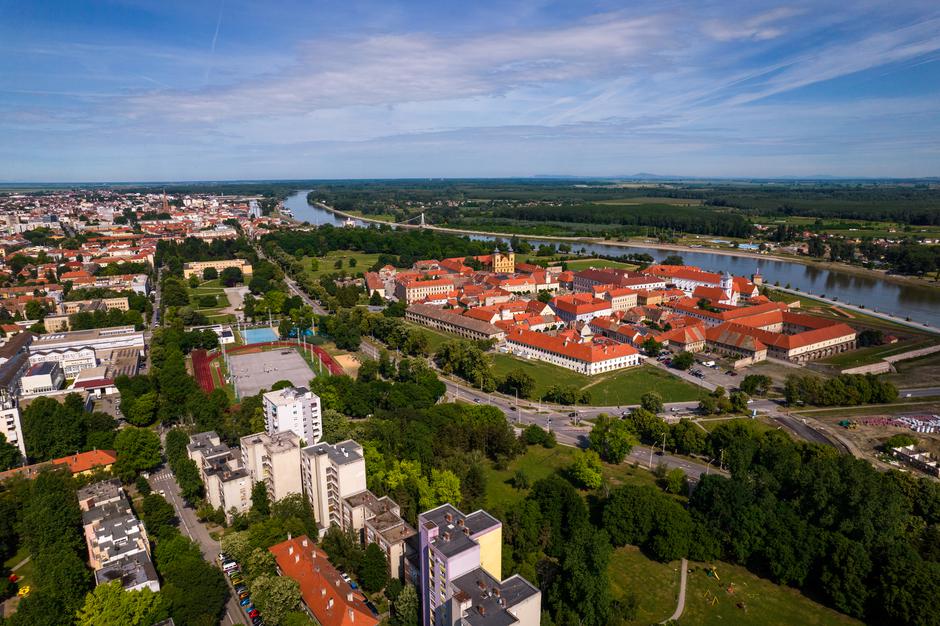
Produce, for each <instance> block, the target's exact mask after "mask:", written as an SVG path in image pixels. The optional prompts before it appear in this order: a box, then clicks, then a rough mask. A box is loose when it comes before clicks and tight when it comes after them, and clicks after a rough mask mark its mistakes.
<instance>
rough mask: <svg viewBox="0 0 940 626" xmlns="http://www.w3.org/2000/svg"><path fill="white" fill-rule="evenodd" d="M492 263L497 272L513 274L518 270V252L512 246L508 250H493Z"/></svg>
mask: <svg viewBox="0 0 940 626" xmlns="http://www.w3.org/2000/svg"><path fill="white" fill-rule="evenodd" d="M492 265H493V272H494V273H496V274H512V273H513V272H515V271H516V253H515V252H513V251H512V248H509V250H508V251H507V252H500V251H499V250H498V249H497V250H493V257H492Z"/></svg>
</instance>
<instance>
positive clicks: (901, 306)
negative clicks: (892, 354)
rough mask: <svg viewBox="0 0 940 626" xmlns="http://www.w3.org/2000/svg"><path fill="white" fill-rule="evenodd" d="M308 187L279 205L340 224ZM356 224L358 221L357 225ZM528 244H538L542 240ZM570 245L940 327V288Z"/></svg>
mask: <svg viewBox="0 0 940 626" xmlns="http://www.w3.org/2000/svg"><path fill="white" fill-rule="evenodd" d="M307 193H308V191H298V192H297V193H295V194H293V195H292V196H290V197H289V198H287V200H285V202H284V205H285V206H286V207H288V208H289V209H291V211H292V212H293V213H294V217H295V218H296V219H298V220H300V221H308V222H310V223H311V224H332V225H334V226H342V225H343V222H344V221H345V218H342V217H339V216H337V215H335V214H334V213H331V212H330V211H327V210H325V209H321V208H319V207H312V206H310V205H309V204H307ZM359 224H360V225H361V223H359ZM473 238H474V239H481V240H491V239H492V237H489V236H483V235H473ZM530 243H531V244H532V245H533V246H536V247H538V246H539V245H540V244H544V243H546V242H545V241H544V240H542V241H535V240H532V241H530ZM571 246H572V248H573V249H575V250H578V251H580V250H581V249H582V248H583V249H584V250H585V251H586V253H587V254H588V255H596V254H599V255H604V256H623V255H626V254H630V253H646V254H649V255H650V256H652V257H653V258H654V259H656V260H657V261H660V260H662V259H664V258H665V257H666V256H668V255H670V254H678V255H680V256H681V257H682V258H683V260H684V261H685V264H686V265H696V266H698V267H701V268H702V269H705V270H708V271H711V272H721V271H724V270H727V271H729V272H731V273H732V274H735V275H739V276H750V275H751V274H753V273H754V272H755V270H758V269H759V270H760V273H761V274H762V275H763V276H764V281H765V282H768V283H771V284H773V283H775V282H779V283H780V285H781V286H784V287H785V286H786V285H787V284H788V283H789V285H790V286H791V287H792V288H793V289H799V290H800V291H802V292H805V293H807V294H813V295H818V296H826V297H828V298H834V299H838V300H839V301H840V302H845V303H848V304H855V305H864V306H865V308H867V309H872V310H875V311H881V312H883V313H889V314H891V315H896V316H898V317H901V318H907V317H909V318H911V319H912V320H914V321H917V322H923V323H927V324H930V325H931V326H934V327H937V326H940V289H935V288H932V287H927V286H920V285H903V284H898V283H893V282H889V281H885V280H881V279H879V278H878V277H876V276H867V275H866V276H860V275H856V274H853V273H849V272H840V271H839V270H830V269H823V268H819V267H814V266H812V265H804V264H802V263H793V262H790V261H775V260H771V259H766V258H761V257H759V256H758V255H756V254H754V255H743V256H728V255H723V254H713V253H710V252H706V251H693V250H683V251H681V252H673V251H670V250H659V249H657V248H645V247H643V246H629V247H624V246H611V245H605V244H580V243H572V244H571Z"/></svg>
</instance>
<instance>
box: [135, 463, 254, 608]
mask: <svg viewBox="0 0 940 626" xmlns="http://www.w3.org/2000/svg"><path fill="white" fill-rule="evenodd" d="M149 482H150V488H151V489H153V491H154V493H159V492H161V491H162V492H163V496H164V497H165V498H166V500H167V502H169V503H170V504H172V505H173V508H174V509H176V517H177V518H178V519H179V522H180V525H179V528H180V532H182V533H183V534H184V535H186V536H187V537H189V538H190V539H192V540H193V541H195V542H196V543H197V544H199V549H200V550H201V551H202V556H203V558H205V559H206V561H208V562H209V563H211V564H212V565H214V566H218V561H217V558H218V555H219V549H220V548H219V542H218V541H216V540H215V539H213V538H212V537H210V536H209V531H208V530H207V529H206V527H205V526H204V525H203V524H202V523H201V522H200V521H199V520H197V519H196V511H195V510H193V509H192V508H191V507H188V506H186V503H185V502H184V501H183V497H182V496H181V495H180V490H179V486H178V485H177V484H176V478H175V477H174V476H173V472H172V471H171V470H170V468H169V467H168V466H165V465H164V466H163V467H162V468H161V469H160V470H159V471H157V472H156V473H154V474H151V475H150V479H149ZM243 617H244V616H243V613H242V610H241V607H240V606H238V599H237V598H236V597H235V596H234V595H233V594H229V598H228V600H227V601H226V603H225V614H224V615H223V617H222V621H221V624H223V626H234V625H235V624H244V623H245V621H246V620H245V619H243Z"/></svg>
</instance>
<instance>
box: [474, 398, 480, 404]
mask: <svg viewBox="0 0 940 626" xmlns="http://www.w3.org/2000/svg"><path fill="white" fill-rule="evenodd" d="M473 401H474V402H476V403H477V404H480V402H481V400H480V399H479V398H474V399H473Z"/></svg>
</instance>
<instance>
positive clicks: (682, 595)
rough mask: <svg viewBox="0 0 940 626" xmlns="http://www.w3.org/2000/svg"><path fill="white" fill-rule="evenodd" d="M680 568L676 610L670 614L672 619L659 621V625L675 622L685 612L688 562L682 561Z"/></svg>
mask: <svg viewBox="0 0 940 626" xmlns="http://www.w3.org/2000/svg"><path fill="white" fill-rule="evenodd" d="M680 567H681V568H682V572H681V573H680V574H679V602H678V604H677V605H676V610H675V612H674V613H673V614H672V617H670V618H669V619H666V620H663V621H661V622H660V624H666V623H668V622H674V621H676V620H677V619H679V618H680V617H682V612H683V611H685V583H686V581H687V580H688V576H689V562H688V561H687V560H686V559H682V564H681V565H680Z"/></svg>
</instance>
